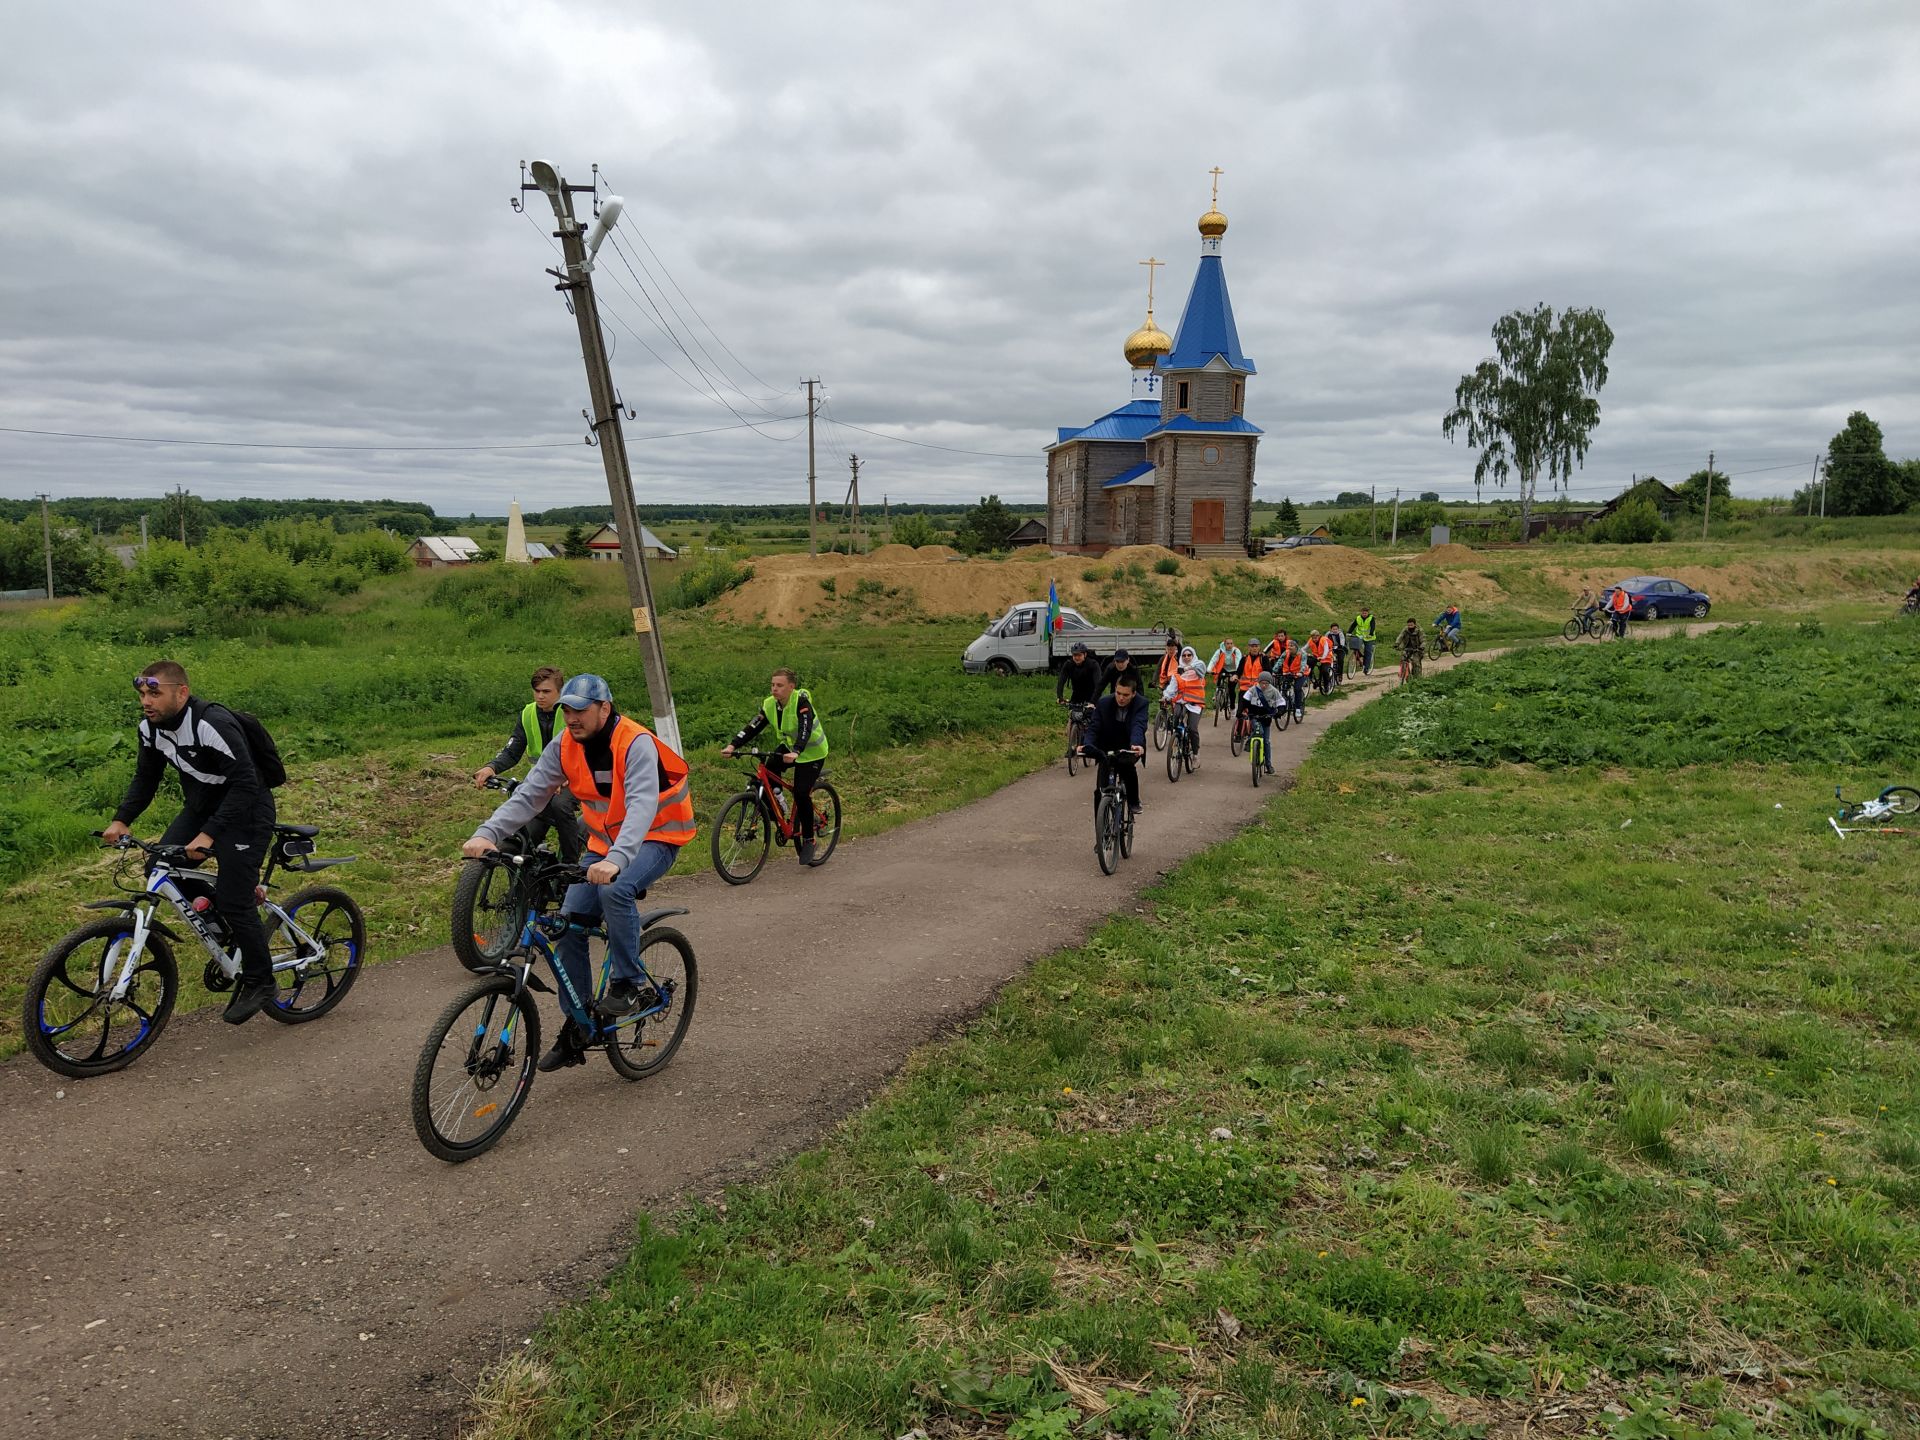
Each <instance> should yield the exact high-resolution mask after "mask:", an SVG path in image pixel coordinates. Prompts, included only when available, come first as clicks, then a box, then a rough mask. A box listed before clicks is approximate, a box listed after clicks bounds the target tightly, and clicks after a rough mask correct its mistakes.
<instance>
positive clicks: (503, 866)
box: [452, 775, 558, 970]
mask: <svg viewBox="0 0 1920 1440" xmlns="http://www.w3.org/2000/svg"><path fill="white" fill-rule="evenodd" d="M486 788H487V789H489V790H498V791H500V792H501V793H503V794H506V795H511V794H513V792H514V791H516V790H518V789H519V788H520V782H519V781H518V780H514V779H511V778H509V777H507V776H503V775H495V776H493V777H491V778H490V779H489V780H488V781H487V783H486ZM529 829H531V827H530V826H529V827H527V828H526V829H521V830H516V831H515V832H514V833H513V834H511V835H509V836H508V837H507V838H506V840H505V841H504V842H502V843H501V845H500V847H499V848H498V849H496V850H492V851H490V852H488V853H487V854H485V855H482V856H480V857H479V858H478V859H472V860H468V861H466V862H465V863H463V864H462V865H461V867H460V879H459V881H458V883H456V884H455V885H454V887H453V917H452V921H453V954H454V958H455V959H456V960H458V961H459V962H460V963H461V964H462V965H464V966H465V967H466V968H467V969H469V970H484V969H486V968H487V966H489V965H493V964H495V963H497V962H499V961H500V960H502V959H504V958H506V957H507V956H508V955H510V954H512V953H513V950H514V947H515V946H517V945H518V944H519V943H520V935H521V932H522V931H524V930H525V929H526V928H527V916H528V915H529V914H530V913H531V912H532V908H533V897H532V896H531V895H529V894H528V893H527V892H526V887H525V885H524V883H523V881H524V879H525V878H526V877H527V876H528V875H530V874H531V873H533V872H531V871H529V870H527V869H526V868H525V867H523V866H516V865H513V864H511V863H509V862H510V860H511V859H512V858H513V857H514V856H533V855H540V856H544V857H545V858H547V859H549V860H552V859H556V858H558V857H556V856H555V855H554V853H553V851H551V850H549V849H547V848H546V847H545V846H536V845H531V844H529V843H528V841H529V838H530V837H529V834H528V830H529Z"/></svg>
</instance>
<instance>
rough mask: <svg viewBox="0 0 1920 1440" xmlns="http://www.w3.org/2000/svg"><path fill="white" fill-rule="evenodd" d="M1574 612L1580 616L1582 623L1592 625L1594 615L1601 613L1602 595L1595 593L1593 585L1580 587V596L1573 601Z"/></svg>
mask: <svg viewBox="0 0 1920 1440" xmlns="http://www.w3.org/2000/svg"><path fill="white" fill-rule="evenodd" d="M1573 613H1574V614H1576V615H1578V616H1579V617H1580V623H1581V624H1582V625H1590V624H1591V623H1592V621H1593V617H1594V616H1595V615H1597V614H1599V613H1600V597H1599V596H1598V595H1596V594H1594V593H1593V587H1592V586H1591V585H1583V586H1581V588H1580V598H1579V599H1578V600H1576V601H1574V602H1573Z"/></svg>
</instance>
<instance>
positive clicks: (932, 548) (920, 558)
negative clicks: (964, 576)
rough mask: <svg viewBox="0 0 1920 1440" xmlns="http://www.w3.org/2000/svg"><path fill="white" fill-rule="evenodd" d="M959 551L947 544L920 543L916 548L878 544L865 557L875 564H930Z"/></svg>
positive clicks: (945, 558)
mask: <svg viewBox="0 0 1920 1440" xmlns="http://www.w3.org/2000/svg"><path fill="white" fill-rule="evenodd" d="M959 553H960V552H959V551H958V550H955V549H953V548H952V547H951V546H947V545H922V546H921V547H920V548H919V549H917V550H916V549H915V548H914V547H913V546H911V545H880V546H877V547H875V548H874V549H873V550H871V551H869V552H868V553H867V559H868V561H869V562H871V563H873V564H876V565H913V564H916V563H917V564H921V565H930V564H933V563H935V562H936V561H940V560H951V559H953V557H954V556H956V555H958V554H959Z"/></svg>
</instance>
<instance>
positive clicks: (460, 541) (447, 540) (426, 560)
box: [407, 535, 480, 570]
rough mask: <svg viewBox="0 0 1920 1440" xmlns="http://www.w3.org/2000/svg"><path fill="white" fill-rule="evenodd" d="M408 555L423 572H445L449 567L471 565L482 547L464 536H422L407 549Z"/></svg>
mask: <svg viewBox="0 0 1920 1440" xmlns="http://www.w3.org/2000/svg"><path fill="white" fill-rule="evenodd" d="M407 553H408V554H409V555H411V556H412V557H413V563H414V564H415V565H416V566H418V567H419V568H420V569H422V570H444V569H446V568H447V567H448V566H449V565H471V564H472V563H473V561H474V559H475V558H476V557H477V556H478V555H479V554H480V546H479V544H478V542H476V541H473V540H469V539H468V538H467V537H466V536H464V535H422V536H421V537H420V538H419V539H418V540H416V541H414V542H413V544H411V545H409V546H408V547H407Z"/></svg>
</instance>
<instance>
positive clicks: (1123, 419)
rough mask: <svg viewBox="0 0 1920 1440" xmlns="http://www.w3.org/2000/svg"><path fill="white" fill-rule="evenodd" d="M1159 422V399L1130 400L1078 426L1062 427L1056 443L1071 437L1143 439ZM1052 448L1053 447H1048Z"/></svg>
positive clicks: (1058, 443)
mask: <svg viewBox="0 0 1920 1440" xmlns="http://www.w3.org/2000/svg"><path fill="white" fill-rule="evenodd" d="M1159 426H1160V402H1159V401H1158V400H1129V401H1128V402H1127V403H1126V404H1124V405H1122V406H1121V407H1120V408H1119V409H1118V410H1109V411H1108V412H1107V413H1106V414H1104V415H1102V416H1101V417H1100V418H1099V419H1098V420H1096V421H1094V422H1093V423H1092V424H1091V425H1088V426H1085V427H1083V428H1082V429H1079V430H1072V429H1068V428H1067V427H1065V426H1062V427H1061V428H1060V438H1059V439H1058V440H1056V441H1054V444H1055V445H1064V444H1066V443H1067V442H1068V441H1069V440H1144V439H1146V438H1147V432H1148V431H1150V430H1156V429H1158V428H1159ZM1049 448H1051V447H1049Z"/></svg>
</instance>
